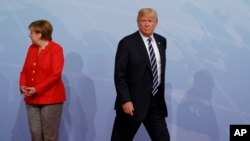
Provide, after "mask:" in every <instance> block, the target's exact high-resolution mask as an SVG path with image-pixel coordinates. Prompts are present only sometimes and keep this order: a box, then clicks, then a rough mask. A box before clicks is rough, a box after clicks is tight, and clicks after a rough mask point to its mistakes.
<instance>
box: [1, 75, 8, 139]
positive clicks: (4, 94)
mask: <svg viewBox="0 0 250 141" xmlns="http://www.w3.org/2000/svg"><path fill="white" fill-rule="evenodd" d="M0 86H1V88H0V103H1V105H3V106H0V111H1V114H0V135H1V136H2V135H6V134H8V130H6V129H5V128H3V127H6V126H8V125H7V123H8V116H7V115H9V114H8V113H9V111H8V110H6V107H5V106H8V105H9V102H8V94H9V88H10V86H9V81H8V80H7V78H6V77H5V76H4V75H2V74H1V73H0ZM0 140H7V136H2V137H0Z"/></svg>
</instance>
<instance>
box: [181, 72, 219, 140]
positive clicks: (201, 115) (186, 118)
mask: <svg viewBox="0 0 250 141" xmlns="http://www.w3.org/2000/svg"><path fill="white" fill-rule="evenodd" d="M213 87H214V81H213V78H212V76H211V74H210V73H209V72H208V71H207V70H200V71H198V72H197V73H196V74H195V75H194V83H193V86H192V87H191V88H190V89H189V90H188V91H187V93H186V95H185V96H184V97H183V99H182V101H181V103H180V104H179V107H178V111H177V126H178V130H177V141H187V140H189V141H192V140H202V141H218V140H219V129H218V125H217V121H216V117H215V113H214V110H213V105H212V103H211V96H212V89H213Z"/></svg>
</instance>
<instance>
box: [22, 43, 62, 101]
mask: <svg viewBox="0 0 250 141" xmlns="http://www.w3.org/2000/svg"><path fill="white" fill-rule="evenodd" d="M63 65H64V55H63V48H62V47H61V46H60V45H59V44H57V43H55V42H54V41H50V42H49V44H48V45H47V47H46V48H45V49H44V50H42V51H41V52H40V54H38V47H37V46H36V45H31V46H30V47H29V49H28V52H27V56H26V59H25V62H24V65H23V68H22V71H21V73H20V86H27V87H35V89H36V91H37V93H36V94H34V95H33V96H30V97H28V96H25V97H24V100H25V102H26V103H27V104H56V103H62V102H64V101H65V100H66V94H65V87H64V84H63V80H62V70H63Z"/></svg>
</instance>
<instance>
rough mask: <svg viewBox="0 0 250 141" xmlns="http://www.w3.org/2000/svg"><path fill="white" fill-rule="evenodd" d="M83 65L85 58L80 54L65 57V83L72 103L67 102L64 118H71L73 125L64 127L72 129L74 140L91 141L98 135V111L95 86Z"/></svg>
mask: <svg viewBox="0 0 250 141" xmlns="http://www.w3.org/2000/svg"><path fill="white" fill-rule="evenodd" d="M82 67H83V60H82V58H81V56H80V55H79V54H77V53H70V54H68V55H67V56H66V57H65V67H64V81H65V82H64V83H65V85H66V89H67V93H68V94H67V96H68V97H70V98H69V99H68V100H67V102H68V103H70V105H67V104H66V107H65V108H67V110H66V111H68V114H67V115H64V116H65V117H64V118H68V119H70V120H71V122H70V124H71V125H68V127H66V126H65V127H64V128H68V129H70V131H72V133H71V134H72V135H73V138H74V139H73V140H84V141H91V140H94V138H95V136H96V133H95V126H94V120H95V114H96V111H97V108H96V97H95V86H94V83H93V81H92V80H91V79H90V78H89V77H88V76H86V75H85V74H83V73H82V72H81V71H82ZM69 116H70V118H69ZM66 120H67V119H66ZM70 126H71V127H70ZM68 129H67V130H68Z"/></svg>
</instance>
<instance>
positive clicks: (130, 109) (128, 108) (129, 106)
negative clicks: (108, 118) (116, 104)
mask: <svg viewBox="0 0 250 141" xmlns="http://www.w3.org/2000/svg"><path fill="white" fill-rule="evenodd" d="M122 109H123V111H124V113H126V114H128V115H130V116H133V115H134V106H133V103H132V102H131V101H129V102H126V103H124V104H123V105H122Z"/></svg>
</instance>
